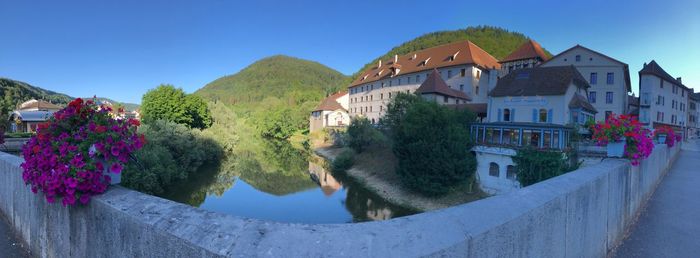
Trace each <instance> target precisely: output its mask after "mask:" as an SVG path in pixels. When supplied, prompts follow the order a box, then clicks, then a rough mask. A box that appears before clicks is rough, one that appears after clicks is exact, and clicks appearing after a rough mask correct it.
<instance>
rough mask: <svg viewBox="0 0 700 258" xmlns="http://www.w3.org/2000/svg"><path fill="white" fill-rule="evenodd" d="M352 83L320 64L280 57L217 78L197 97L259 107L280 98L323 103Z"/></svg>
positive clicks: (292, 102)
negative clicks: (262, 103)
mask: <svg viewBox="0 0 700 258" xmlns="http://www.w3.org/2000/svg"><path fill="white" fill-rule="evenodd" d="M348 83H349V78H348V77H347V76H345V75H343V74H341V73H340V72H338V71H336V70H333V69H331V68H329V67H327V66H324V65H322V64H320V63H317V62H313V61H308V60H303V59H299V58H294V57H289V56H283V55H277V56H271V57H268V58H264V59H261V60H259V61H257V62H255V63H253V64H251V65H250V66H248V67H246V68H244V69H243V70H241V71H240V72H238V73H236V74H233V75H228V76H224V77H221V78H219V79H216V80H214V81H213V82H211V83H209V84H207V85H206V86H204V88H202V89H199V90H198V91H196V92H195V94H197V95H200V96H202V97H204V98H207V99H210V100H218V101H223V102H225V103H227V104H244V105H253V106H255V105H257V104H259V102H260V101H262V100H264V99H266V98H276V99H280V100H283V101H285V102H287V103H288V104H292V105H298V104H301V103H303V102H307V101H313V102H320V101H321V99H322V98H323V97H325V96H326V95H328V94H330V93H334V92H335V91H337V90H339V89H342V88H344V87H345V86H347V84H348Z"/></svg>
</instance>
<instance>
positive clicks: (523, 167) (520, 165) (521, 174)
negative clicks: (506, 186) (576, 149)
mask: <svg viewBox="0 0 700 258" xmlns="http://www.w3.org/2000/svg"><path fill="white" fill-rule="evenodd" d="M572 156H574V153H566V152H560V151H556V150H538V149H534V148H527V149H520V150H518V151H517V153H516V155H515V156H513V157H512V159H513V162H514V163H515V165H516V169H517V171H518V176H517V178H518V181H519V182H520V185H521V186H523V187H525V186H528V185H532V184H535V183H538V182H541V181H544V180H547V179H550V178H552V177H555V176H559V175H562V174H565V173H567V172H570V171H573V170H576V169H578V167H579V166H580V164H581V163H573V164H572V162H571V161H570V158H569V157H572Z"/></svg>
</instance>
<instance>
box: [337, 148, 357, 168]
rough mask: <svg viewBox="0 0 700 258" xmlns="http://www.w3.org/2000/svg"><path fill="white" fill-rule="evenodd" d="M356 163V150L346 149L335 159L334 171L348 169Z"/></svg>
mask: <svg viewBox="0 0 700 258" xmlns="http://www.w3.org/2000/svg"><path fill="white" fill-rule="evenodd" d="M354 164H355V152H354V151H352V150H344V151H343V152H341V153H340V155H338V157H336V158H335V159H334V160H333V165H332V169H333V171H338V172H342V171H346V170H348V169H349V168H350V167H352V165H354Z"/></svg>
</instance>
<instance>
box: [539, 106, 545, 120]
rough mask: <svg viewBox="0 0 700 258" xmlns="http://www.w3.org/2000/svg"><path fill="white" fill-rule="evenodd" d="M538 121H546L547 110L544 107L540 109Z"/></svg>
mask: <svg viewBox="0 0 700 258" xmlns="http://www.w3.org/2000/svg"><path fill="white" fill-rule="evenodd" d="M539 121H540V123H546V122H547V110H546V109H544V108H543V109H540V119H539Z"/></svg>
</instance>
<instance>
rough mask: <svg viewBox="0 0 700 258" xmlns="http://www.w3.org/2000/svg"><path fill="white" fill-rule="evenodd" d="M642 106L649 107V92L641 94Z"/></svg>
mask: <svg viewBox="0 0 700 258" xmlns="http://www.w3.org/2000/svg"><path fill="white" fill-rule="evenodd" d="M642 105H649V92H644V93H642Z"/></svg>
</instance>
